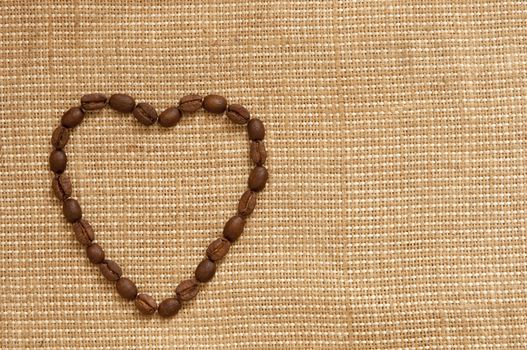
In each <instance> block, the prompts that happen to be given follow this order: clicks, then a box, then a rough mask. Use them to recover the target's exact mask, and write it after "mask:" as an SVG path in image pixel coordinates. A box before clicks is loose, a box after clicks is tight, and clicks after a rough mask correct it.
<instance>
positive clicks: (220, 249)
mask: <svg viewBox="0 0 527 350" xmlns="http://www.w3.org/2000/svg"><path fill="white" fill-rule="evenodd" d="M230 247H231V243H230V242H229V241H228V240H226V239H225V238H218V239H217V240H215V241H213V242H212V243H211V244H209V247H208V248H207V256H208V257H209V259H210V260H212V261H218V260H221V259H223V257H224V256H225V255H227V253H228V252H229V248H230Z"/></svg>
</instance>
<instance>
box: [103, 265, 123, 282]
mask: <svg viewBox="0 0 527 350" xmlns="http://www.w3.org/2000/svg"><path fill="white" fill-rule="evenodd" d="M99 270H101V273H102V275H103V276H104V277H105V278H106V279H107V280H108V281H113V282H115V281H117V280H118V279H119V278H121V275H122V274H123V271H122V270H121V267H120V266H119V265H117V263H116V262H114V261H112V260H108V259H106V260H104V261H103V262H102V263H100V264H99Z"/></svg>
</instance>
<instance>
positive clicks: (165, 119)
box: [157, 107, 181, 128]
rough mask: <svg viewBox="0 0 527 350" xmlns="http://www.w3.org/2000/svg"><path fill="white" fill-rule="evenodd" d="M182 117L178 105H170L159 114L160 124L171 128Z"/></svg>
mask: <svg viewBox="0 0 527 350" xmlns="http://www.w3.org/2000/svg"><path fill="white" fill-rule="evenodd" d="M180 119H181V112H180V111H179V109H177V108H176V107H169V108H167V109H165V110H164V111H163V113H161V114H160V115H159V119H158V120H157V121H158V122H159V125H161V126H164V127H165V128H169V127H171V126H174V125H176V124H177V123H178V122H179V120H180Z"/></svg>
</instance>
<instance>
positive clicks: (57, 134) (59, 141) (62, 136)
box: [51, 125, 70, 149]
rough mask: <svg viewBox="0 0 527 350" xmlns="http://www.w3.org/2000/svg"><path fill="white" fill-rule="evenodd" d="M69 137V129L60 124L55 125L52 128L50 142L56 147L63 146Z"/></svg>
mask: <svg viewBox="0 0 527 350" xmlns="http://www.w3.org/2000/svg"><path fill="white" fill-rule="evenodd" d="M69 139H70V131H69V130H68V129H67V128H65V127H63V126H62V125H59V126H57V127H56V128H55V130H53V134H51V144H52V145H53V147H55V148H57V149H61V148H64V146H66V144H67V143H68V140H69Z"/></svg>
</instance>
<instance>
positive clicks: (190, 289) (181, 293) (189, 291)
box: [176, 278, 199, 301]
mask: <svg viewBox="0 0 527 350" xmlns="http://www.w3.org/2000/svg"><path fill="white" fill-rule="evenodd" d="M198 292H199V282H198V281H197V280H196V279H195V278H191V279H188V280H184V281H181V283H180V284H178V286H177V287H176V294H177V296H178V298H179V300H182V301H188V300H190V299H193V298H194V297H195V296H196V295H197V294H198Z"/></svg>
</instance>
